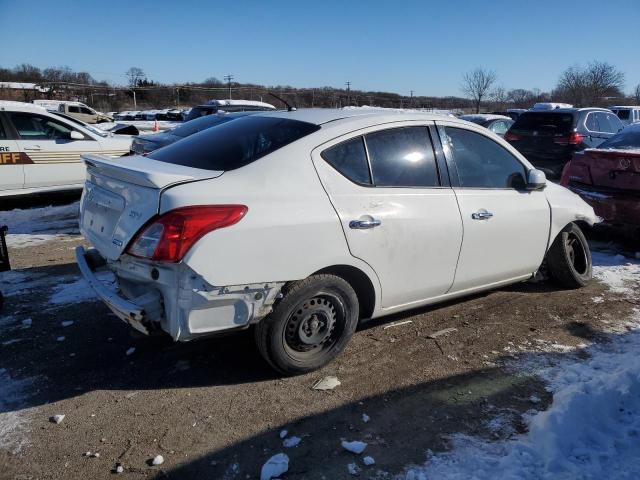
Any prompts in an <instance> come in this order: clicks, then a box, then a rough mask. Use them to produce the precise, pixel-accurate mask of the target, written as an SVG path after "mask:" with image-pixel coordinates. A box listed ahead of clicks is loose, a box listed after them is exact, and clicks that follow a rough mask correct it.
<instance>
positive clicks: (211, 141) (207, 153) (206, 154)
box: [149, 115, 320, 171]
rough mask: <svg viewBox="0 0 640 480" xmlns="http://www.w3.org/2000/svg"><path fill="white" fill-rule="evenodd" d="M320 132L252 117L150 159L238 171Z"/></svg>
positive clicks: (280, 120) (290, 122)
mask: <svg viewBox="0 0 640 480" xmlns="http://www.w3.org/2000/svg"><path fill="white" fill-rule="evenodd" d="M319 129H320V127H319V126H318V125H314V124H312V123H307V122H300V121H297V120H289V119H286V118H277V117H261V116H257V115H250V116H247V117H243V118H239V119H237V120H235V121H233V122H226V123H223V124H221V125H218V126H216V127H215V128H209V129H207V130H204V131H202V132H199V133H196V134H195V135H191V136H190V137H187V138H185V139H184V140H180V141H179V142H176V143H173V144H171V145H168V146H166V147H163V148H159V149H158V150H156V151H154V152H153V153H151V154H150V155H149V158H152V159H154V160H158V161H160V162H166V163H172V164H174V165H183V166H185V167H192V168H200V169H203V170H214V171H228V170H235V169H237V168H240V167H244V166H245V165H248V164H249V163H251V162H254V161H256V160H258V159H259V158H261V157H264V156H265V155H268V154H270V153H272V152H275V151H276V150H278V149H280V148H282V147H284V146H286V145H288V144H290V143H292V142H295V141H296V140H299V139H300V138H302V137H304V136H306V135H309V134H310V133H313V132H315V131H317V130H319Z"/></svg>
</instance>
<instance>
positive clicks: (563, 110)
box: [523, 107, 613, 115]
mask: <svg viewBox="0 0 640 480" xmlns="http://www.w3.org/2000/svg"><path fill="white" fill-rule="evenodd" d="M529 112H531V113H578V112H607V113H613V112H611V110H609V109H607V108H599V107H583V108H578V107H572V108H554V109H553V110H527V111H526V112H524V113H523V115H524V114H526V113H529Z"/></svg>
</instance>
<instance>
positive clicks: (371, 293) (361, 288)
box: [315, 265, 376, 318]
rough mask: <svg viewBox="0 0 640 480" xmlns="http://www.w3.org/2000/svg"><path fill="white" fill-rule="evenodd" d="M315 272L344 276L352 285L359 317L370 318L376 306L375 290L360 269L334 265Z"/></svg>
mask: <svg viewBox="0 0 640 480" xmlns="http://www.w3.org/2000/svg"><path fill="white" fill-rule="evenodd" d="M315 273H316V274H317V273H326V274H331V275H336V276H338V277H342V278H344V279H345V280H346V281H347V282H349V285H351V286H352V287H353V289H354V290H355V292H356V295H357V296H358V303H359V304H360V318H370V317H371V315H373V309H374V308H375V306H376V291H375V289H374V288H373V283H371V279H369V277H368V276H367V274H366V273H364V272H363V271H362V270H360V269H358V268H356V267H352V266H350V265H334V266H332V267H327V268H323V269H322V270H319V271H317V272H315Z"/></svg>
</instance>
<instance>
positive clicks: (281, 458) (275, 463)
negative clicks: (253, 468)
mask: <svg viewBox="0 0 640 480" xmlns="http://www.w3.org/2000/svg"><path fill="white" fill-rule="evenodd" d="M287 470H289V457H288V456H287V455H286V454H284V453H278V454H276V455H274V456H273V457H271V458H270V459H269V460H267V463H265V464H264V465H263V466H262V471H261V472H260V480H271V479H272V478H278V477H279V476H280V475H282V474H283V473H285V472H286V471H287Z"/></svg>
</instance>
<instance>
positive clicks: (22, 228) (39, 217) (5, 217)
mask: <svg viewBox="0 0 640 480" xmlns="http://www.w3.org/2000/svg"><path fill="white" fill-rule="evenodd" d="M78 208H79V202H74V203H72V204H70V205H62V206H50V207H41V208H29V209H24V210H23V209H14V210H7V211H0V225H7V226H8V227H9V233H8V234H7V246H9V247H13V248H24V247H29V246H32V245H39V244H42V243H46V242H49V241H51V240H56V239H64V238H77V237H78V236H79V235H80V231H79V229H78Z"/></svg>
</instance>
